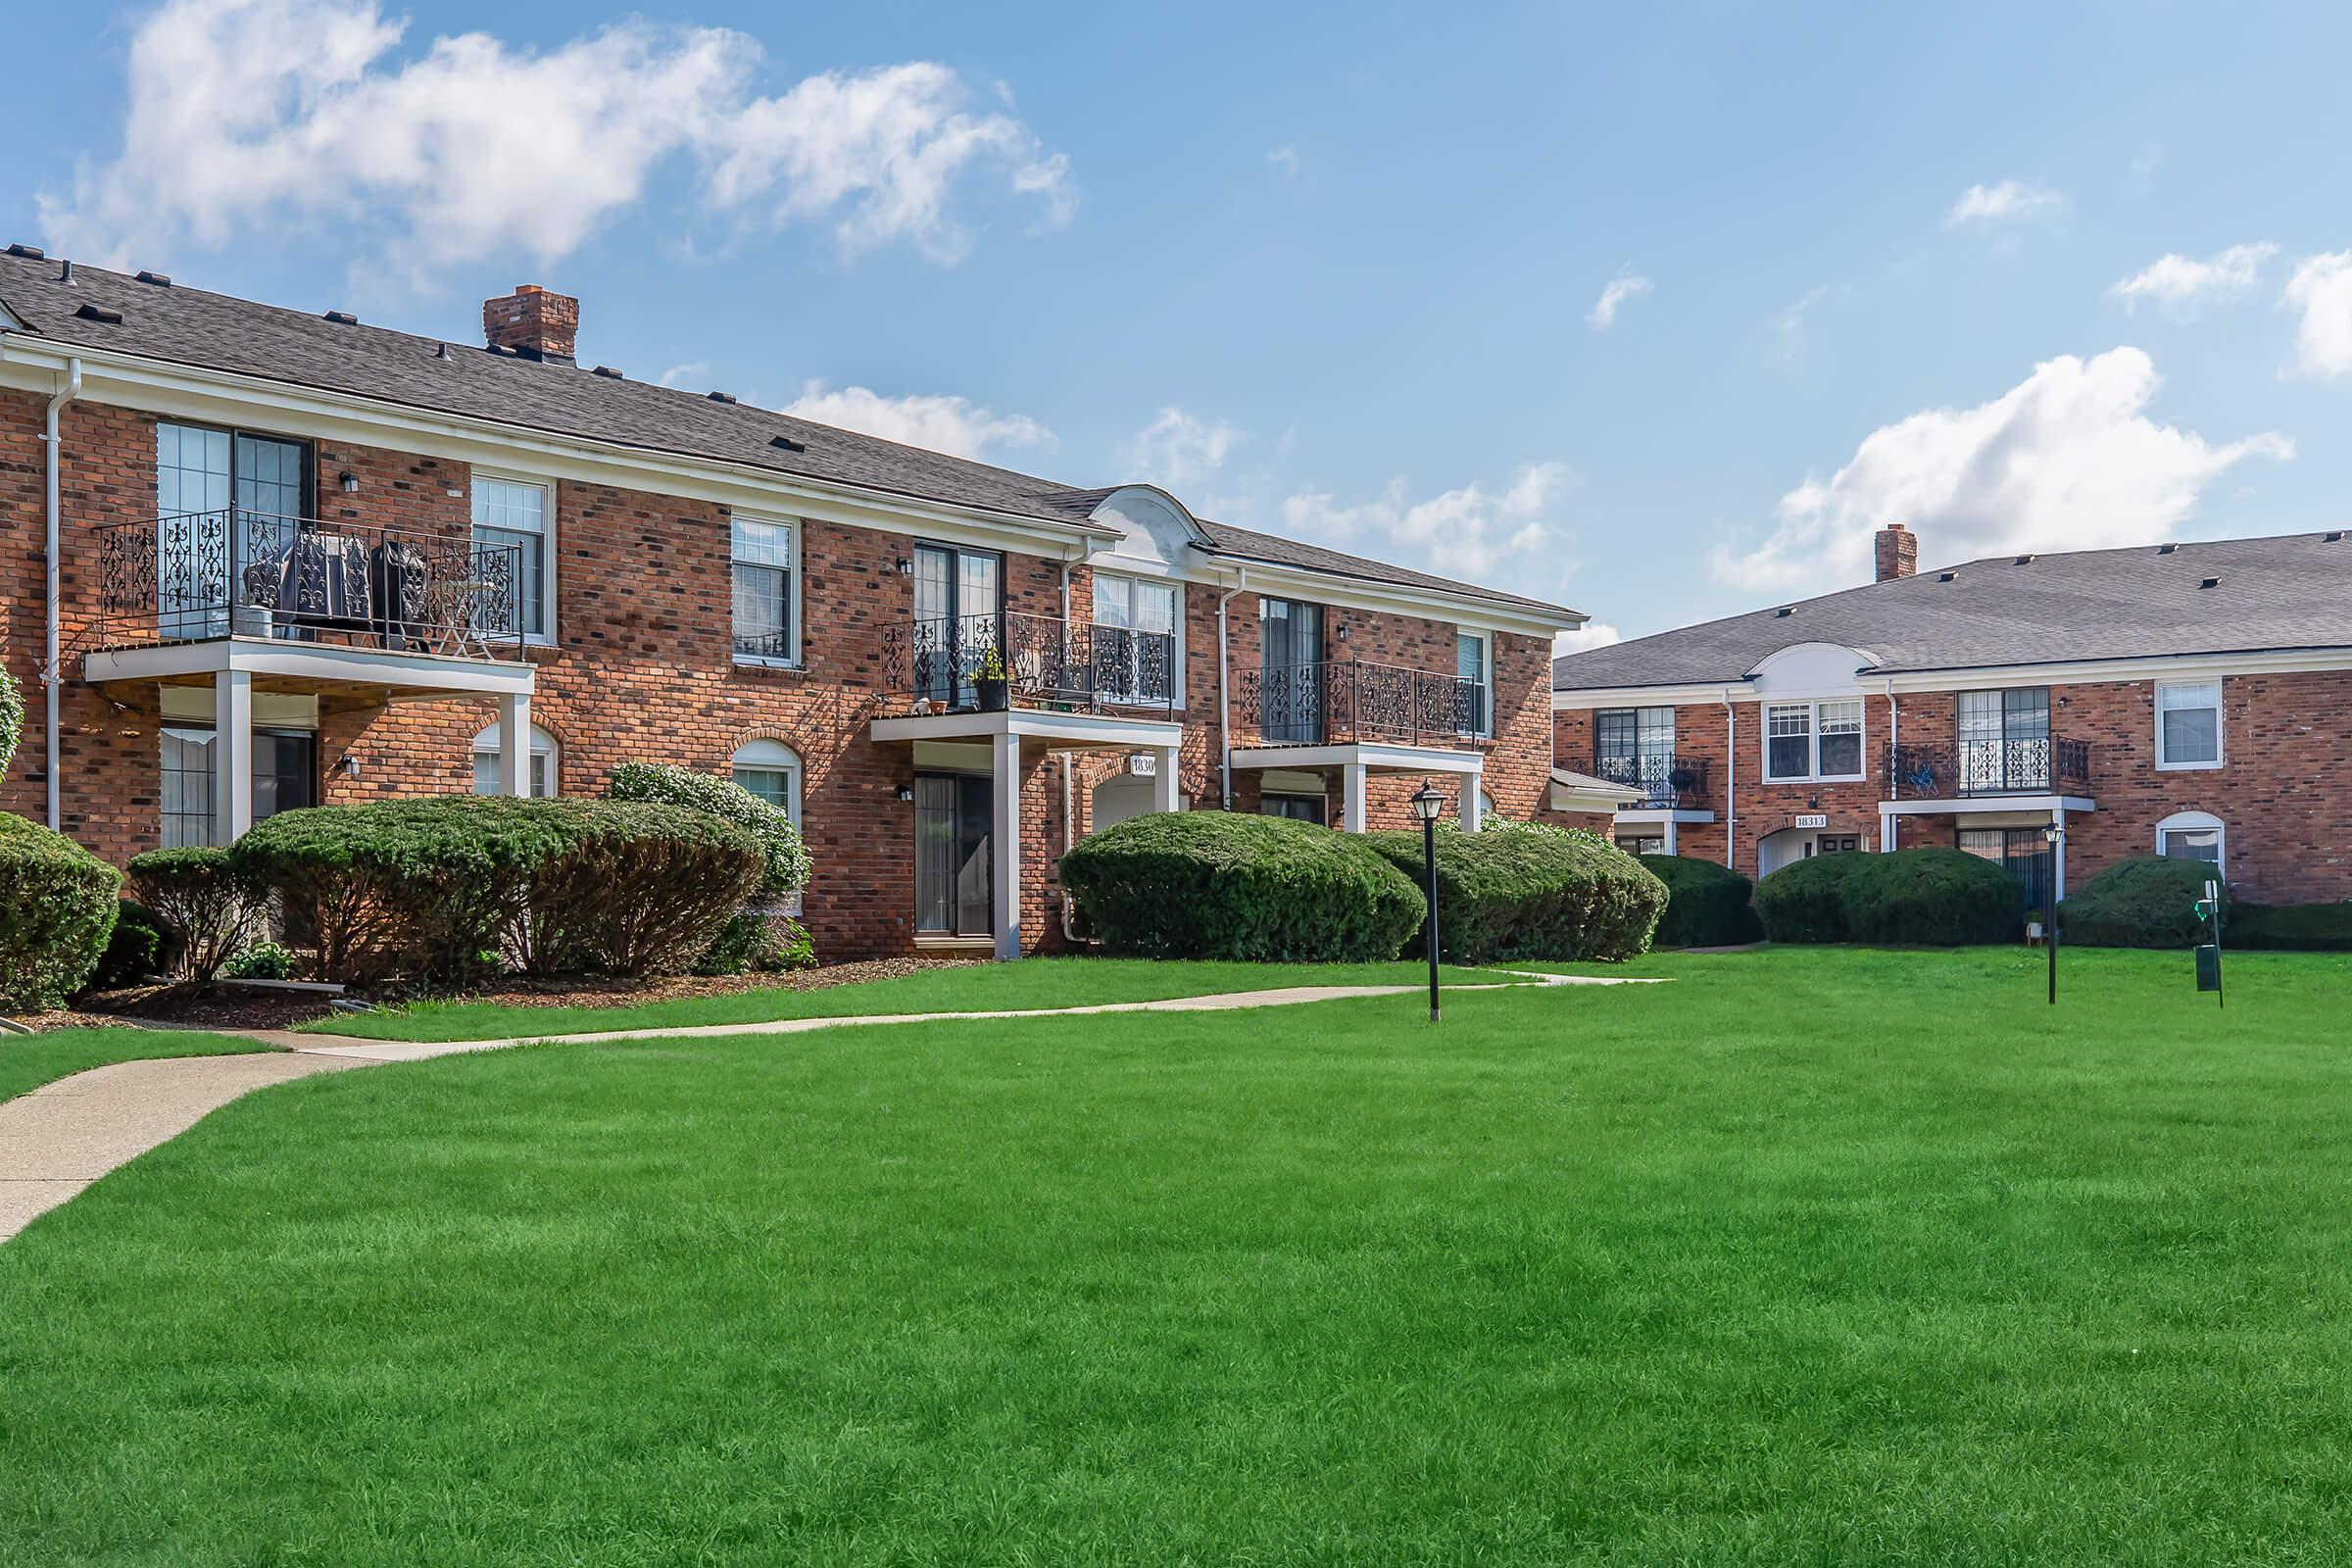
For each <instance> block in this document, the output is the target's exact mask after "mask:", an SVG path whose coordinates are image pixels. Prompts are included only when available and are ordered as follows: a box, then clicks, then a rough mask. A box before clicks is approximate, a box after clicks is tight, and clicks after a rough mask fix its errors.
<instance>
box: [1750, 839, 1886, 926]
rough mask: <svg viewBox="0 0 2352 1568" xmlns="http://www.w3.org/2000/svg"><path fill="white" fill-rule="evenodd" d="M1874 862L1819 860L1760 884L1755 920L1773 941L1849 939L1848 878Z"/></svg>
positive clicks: (1856, 857) (1852, 857)
mask: <svg viewBox="0 0 2352 1568" xmlns="http://www.w3.org/2000/svg"><path fill="white" fill-rule="evenodd" d="M1870 858H1871V857H1870V856H1867V855H1860V854H1838V855H1816V856H1814V857H1813V858H1811V859H1809V860H1798V861H1796V862H1795V863H1794V864H1792V865H1785V866H1782V867H1781V868H1780V869H1779V870H1778V871H1775V872H1773V873H1772V875H1770V876H1768V877H1765V878H1763V879H1761V880H1760V881H1758V882H1757V883H1756V918H1757V920H1758V921H1760V922H1761V923H1762V924H1763V927H1764V934H1765V936H1767V937H1769V938H1770V939H1771V940H1773V941H1775V942H1843V941H1845V940H1846V931H1847V924H1846V914H1845V879H1846V878H1847V877H1849V876H1852V875H1854V874H1855V873H1856V872H1857V871H1859V870H1860V869H1861V868H1862V867H1861V862H1862V861H1864V860H1867V859H1870Z"/></svg>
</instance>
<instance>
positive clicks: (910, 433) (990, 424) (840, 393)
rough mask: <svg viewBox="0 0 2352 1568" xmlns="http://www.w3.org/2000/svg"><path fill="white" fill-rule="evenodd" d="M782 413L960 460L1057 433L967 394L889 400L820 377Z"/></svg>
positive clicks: (1038, 442) (1044, 441)
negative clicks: (977, 401) (829, 383)
mask: <svg viewBox="0 0 2352 1568" xmlns="http://www.w3.org/2000/svg"><path fill="white" fill-rule="evenodd" d="M784 412H785V413H786V414H790V415H793V416H795V417H799V418H803V419H813V420H815V421H816V422H817V423H819V424H833V425H839V426H841V427H842V428H843V429H846V430H862V431H864V432H865V433H866V434H867V435H878V436H880V437H882V438H883V439H884V440H886V441H899V442H903V443H905V444H906V445H907V446H910V447H923V448H926V449H928V450H930V451H933V452H945V453H947V454H949V455H950V456H951V457H957V458H978V457H981V456H983V455H984V454H985V453H986V452H987V451H988V449H989V448H991V447H999V446H1008V447H1033V446H1048V445H1051V444H1052V443H1053V441H1054V432H1053V431H1051V430H1049V429H1047V428H1046V427H1045V426H1044V425H1042V424H1040V423H1038V421H1037V420H1035V419H1032V418H1030V417H1028V416H1027V415H1025V414H998V413H997V412H995V411H994V410H992V409H984V408H981V407H979V406H978V405H976V404H974V403H973V402H972V401H971V400H970V399H968V398H960V397H953V396H941V395H938V394H923V393H915V394H912V395H910V396H907V397H901V398H891V397H884V396H883V395H882V394H881V393H879V392H875V391H872V390H870V389H868V388H866V387H861V386H845V387H842V388H840V389H839V390H832V389H828V388H827V387H826V385H825V383H824V382H822V381H810V382H809V383H807V384H806V385H804V386H803V387H802V388H801V395H800V396H799V397H797V398H795V399H794V400H793V401H792V402H790V403H788V404H786V405H785V406H784Z"/></svg>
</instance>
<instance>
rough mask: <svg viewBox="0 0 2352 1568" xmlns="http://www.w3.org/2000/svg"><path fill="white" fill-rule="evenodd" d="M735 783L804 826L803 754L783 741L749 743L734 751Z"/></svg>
mask: <svg viewBox="0 0 2352 1568" xmlns="http://www.w3.org/2000/svg"><path fill="white" fill-rule="evenodd" d="M732 766H733V767H734V770H735V782H736V783H738V784H740V785H742V786H743V787H744V788H745V789H747V790H750V791H751V792H752V793H753V794H754V795H757V796H759V797H760V799H761V800H763V801H765V802H766V803H767V804H768V805H770V806H772V807H775V808H776V809H778V810H780V811H782V812H783V813H784V814H785V815H786V816H789V817H791V818H792V825H793V826H794V827H799V826H800V825H801V754H800V753H798V752H796V751H794V750H793V749H792V748H791V747H789V746H787V745H785V744H784V743H783V742H782V741H771V740H756V741H746V742H745V743H744V744H743V745H741V746H739V747H737V748H736V749H735V756H734V759H733V761H732Z"/></svg>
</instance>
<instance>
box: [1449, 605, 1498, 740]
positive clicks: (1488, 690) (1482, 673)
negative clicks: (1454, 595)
mask: <svg viewBox="0 0 2352 1568" xmlns="http://www.w3.org/2000/svg"><path fill="white" fill-rule="evenodd" d="M1453 673H1454V675H1455V677H1456V678H1457V679H1459V680H1460V681H1461V682H1462V685H1461V694H1462V712H1461V718H1460V723H1461V726H1462V729H1461V732H1462V733H1463V734H1464V735H1470V736H1477V737H1480V738H1484V737H1486V736H1490V735H1493V734H1494V733H1495V643H1494V639H1492V638H1490V637H1489V636H1488V635H1487V634H1486V633H1485V632H1483V631H1460V630H1457V631H1455V633H1454V634H1453Z"/></svg>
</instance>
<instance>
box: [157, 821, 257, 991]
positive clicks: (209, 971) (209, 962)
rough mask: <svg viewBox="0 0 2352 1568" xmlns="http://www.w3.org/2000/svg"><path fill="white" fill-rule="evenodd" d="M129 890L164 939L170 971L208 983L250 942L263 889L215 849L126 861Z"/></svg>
mask: <svg viewBox="0 0 2352 1568" xmlns="http://www.w3.org/2000/svg"><path fill="white" fill-rule="evenodd" d="M127 869H128V871H129V873H130V887H131V891H132V892H133V893H135V894H137V895H138V898H139V902H140V903H141V904H143V905H144V906H146V907H148V908H149V909H152V910H153V911H154V912H155V915H156V919H157V921H158V923H160V924H161V925H162V927H163V929H164V930H165V932H166V933H167V934H168V938H169V940H168V941H167V943H166V951H165V953H164V954H163V955H162V957H163V959H164V961H165V962H167V963H168V964H170V965H171V969H172V973H173V974H175V975H178V976H180V977H182V978H185V979H190V980H198V981H205V980H211V979H212V978H213V977H214V976H216V975H218V974H219V973H220V972H221V965H222V964H224V963H226V962H227V961H228V960H229V959H230V958H231V957H233V956H235V955H236V954H237V953H238V952H239V951H240V950H241V949H242V948H244V946H245V945H246V944H247V943H248V942H250V941H252V940H253V936H254V933H255V932H256V930H257V929H258V928H259V926H260V923H261V915H262V904H263V890H262V888H261V887H260V886H259V885H258V884H256V883H255V881H254V880H253V878H252V877H250V876H248V875H246V874H245V873H244V872H243V871H241V870H239V869H238V868H237V866H236V865H235V864H234V863H233V862H231V861H230V859H229V857H228V852H227V851H226V850H221V849H197V848H191V849H183V850H149V851H148V852H147V853H146V854H144V855H134V856H132V857H131V859H130V864H129V866H128V868H127Z"/></svg>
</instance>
